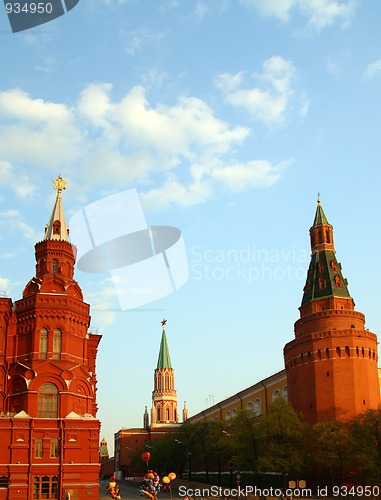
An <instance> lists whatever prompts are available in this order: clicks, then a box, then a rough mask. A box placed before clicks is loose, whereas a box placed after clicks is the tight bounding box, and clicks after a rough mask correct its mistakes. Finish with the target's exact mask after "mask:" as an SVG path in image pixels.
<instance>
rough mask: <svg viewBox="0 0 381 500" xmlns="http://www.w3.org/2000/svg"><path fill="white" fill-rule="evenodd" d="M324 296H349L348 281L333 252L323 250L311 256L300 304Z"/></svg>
mask: <svg viewBox="0 0 381 500" xmlns="http://www.w3.org/2000/svg"><path fill="white" fill-rule="evenodd" d="M326 297H347V298H350V294H349V290H348V283H347V280H346V279H345V278H344V276H343V274H342V271H341V265H340V263H339V262H337V260H336V256H335V252H334V251H332V250H331V251H329V250H323V251H321V252H315V253H313V254H312V256H311V262H310V267H309V269H308V273H307V280H306V285H305V287H304V293H303V299H302V305H304V304H306V303H307V302H311V301H313V300H319V299H323V298H326Z"/></svg>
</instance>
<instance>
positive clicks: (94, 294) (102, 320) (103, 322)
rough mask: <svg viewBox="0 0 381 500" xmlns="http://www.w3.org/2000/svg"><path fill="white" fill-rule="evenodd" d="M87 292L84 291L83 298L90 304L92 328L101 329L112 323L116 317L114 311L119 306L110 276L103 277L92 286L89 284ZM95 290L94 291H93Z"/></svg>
mask: <svg viewBox="0 0 381 500" xmlns="http://www.w3.org/2000/svg"><path fill="white" fill-rule="evenodd" d="M90 290H91V291H89V292H88V293H86V291H84V295H85V300H86V301H88V302H89V303H90V304H91V324H92V328H93V330H94V329H97V328H100V329H102V328H103V327H105V326H107V325H110V324H112V323H113V322H114V321H115V318H116V311H117V309H118V308H119V305H118V302H117V297H116V291H115V287H114V284H113V282H112V279H111V278H105V279H103V280H101V281H100V282H99V283H97V284H96V286H94V283H91V284H90ZM94 290H96V291H94Z"/></svg>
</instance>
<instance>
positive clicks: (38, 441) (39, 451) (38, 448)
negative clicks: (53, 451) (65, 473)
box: [34, 438, 43, 458]
mask: <svg viewBox="0 0 381 500" xmlns="http://www.w3.org/2000/svg"><path fill="white" fill-rule="evenodd" d="M42 453H43V450H42V438H36V442H35V447H34V456H35V457H36V458H42Z"/></svg>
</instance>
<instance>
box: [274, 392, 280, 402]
mask: <svg viewBox="0 0 381 500" xmlns="http://www.w3.org/2000/svg"><path fill="white" fill-rule="evenodd" d="M278 398H280V390H279V389H275V391H274V392H273V402H274V401H275V400H276V399H278Z"/></svg>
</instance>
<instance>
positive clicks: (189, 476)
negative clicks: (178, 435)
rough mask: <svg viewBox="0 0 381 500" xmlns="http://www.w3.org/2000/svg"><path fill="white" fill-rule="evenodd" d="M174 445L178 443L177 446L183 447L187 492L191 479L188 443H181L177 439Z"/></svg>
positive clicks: (190, 454)
mask: <svg viewBox="0 0 381 500" xmlns="http://www.w3.org/2000/svg"><path fill="white" fill-rule="evenodd" d="M175 443H178V444H182V445H184V446H185V453H186V454H185V461H186V462H185V463H186V465H185V466H186V469H187V490H188V486H189V481H192V477H191V474H192V473H191V468H190V458H191V456H192V453H190V452H189V449H188V443H183V442H182V441H180V440H179V439H175Z"/></svg>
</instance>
